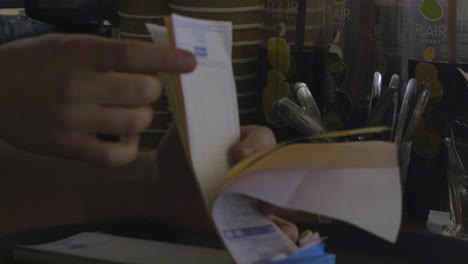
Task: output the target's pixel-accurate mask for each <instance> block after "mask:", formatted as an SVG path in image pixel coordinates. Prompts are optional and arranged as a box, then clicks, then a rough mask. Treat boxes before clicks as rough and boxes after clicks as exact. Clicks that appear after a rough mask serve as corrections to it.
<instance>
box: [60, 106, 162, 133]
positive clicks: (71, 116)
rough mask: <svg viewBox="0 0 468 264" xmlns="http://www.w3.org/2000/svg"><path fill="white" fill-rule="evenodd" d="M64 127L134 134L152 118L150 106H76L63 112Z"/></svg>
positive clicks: (87, 130) (75, 129)
mask: <svg viewBox="0 0 468 264" xmlns="http://www.w3.org/2000/svg"><path fill="white" fill-rule="evenodd" d="M63 115H64V116H63V117H62V119H63V122H64V125H63V126H64V128H65V129H66V130H69V131H79V132H82V133H87V134H104V135H116V136H135V135H138V134H139V133H140V132H141V131H143V130H144V129H145V128H147V127H148V126H149V125H150V123H151V121H152V119H153V111H152V108H151V107H149V106H148V107H134V108H133V107H132V108H131V107H112V106H98V105H86V106H77V107H74V108H73V109H70V110H68V111H67V112H65V113H64V114H63Z"/></svg>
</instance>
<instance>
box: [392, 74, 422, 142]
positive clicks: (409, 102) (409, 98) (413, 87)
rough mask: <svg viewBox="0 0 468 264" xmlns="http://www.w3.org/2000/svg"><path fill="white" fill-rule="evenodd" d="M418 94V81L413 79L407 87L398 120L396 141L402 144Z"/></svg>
mask: <svg viewBox="0 0 468 264" xmlns="http://www.w3.org/2000/svg"><path fill="white" fill-rule="evenodd" d="M417 96H418V81H416V79H411V80H410V81H409V82H408V85H407V86H406V89H405V95H404V97H403V101H402V103H401V109H400V113H399V115H398V122H397V125H396V129H395V140H394V141H395V143H397V144H400V143H401V142H402V140H403V136H404V133H405V128H406V122H407V120H408V117H409V115H410V113H411V112H412V109H413V108H414V105H415V103H416V99H417Z"/></svg>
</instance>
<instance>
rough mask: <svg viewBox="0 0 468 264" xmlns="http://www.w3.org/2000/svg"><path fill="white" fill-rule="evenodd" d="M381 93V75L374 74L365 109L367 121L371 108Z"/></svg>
mask: <svg viewBox="0 0 468 264" xmlns="http://www.w3.org/2000/svg"><path fill="white" fill-rule="evenodd" d="M381 92H382V74H380V72H375V73H374V80H373V82H372V89H371V94H370V98H369V109H367V120H368V121H369V117H370V115H371V112H372V107H373V105H374V102H375V100H376V99H378V98H379V96H380V93H381Z"/></svg>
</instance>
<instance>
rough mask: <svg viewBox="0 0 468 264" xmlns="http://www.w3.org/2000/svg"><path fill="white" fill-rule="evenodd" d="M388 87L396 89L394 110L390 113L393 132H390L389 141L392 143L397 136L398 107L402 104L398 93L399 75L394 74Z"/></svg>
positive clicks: (393, 103)
mask: <svg viewBox="0 0 468 264" xmlns="http://www.w3.org/2000/svg"><path fill="white" fill-rule="evenodd" d="M388 87H389V88H390V89H395V93H394V94H393V99H392V109H391V111H390V119H389V125H390V128H391V131H390V134H389V139H388V140H389V141H392V140H393V138H394V136H395V129H396V124H397V121H398V106H399V103H400V100H399V98H400V95H399V94H398V91H399V88H400V76H399V75H398V74H394V75H393V76H392V78H391V79H390V84H389V85H388Z"/></svg>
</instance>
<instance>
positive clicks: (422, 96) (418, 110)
mask: <svg viewBox="0 0 468 264" xmlns="http://www.w3.org/2000/svg"><path fill="white" fill-rule="evenodd" d="M422 86H423V87H422V91H421V92H420V93H419V96H418V101H417V102H416V105H415V106H414V110H413V114H412V115H411V119H410V122H409V123H408V128H407V129H406V132H405V136H404V137H403V142H405V141H407V140H409V139H410V138H411V136H412V135H413V133H414V131H415V130H416V127H417V126H418V124H419V122H420V121H421V118H422V115H423V113H424V110H425V109H426V106H427V103H428V102H429V97H430V95H431V88H432V85H431V84H430V83H429V82H424V83H423V84H422Z"/></svg>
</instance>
